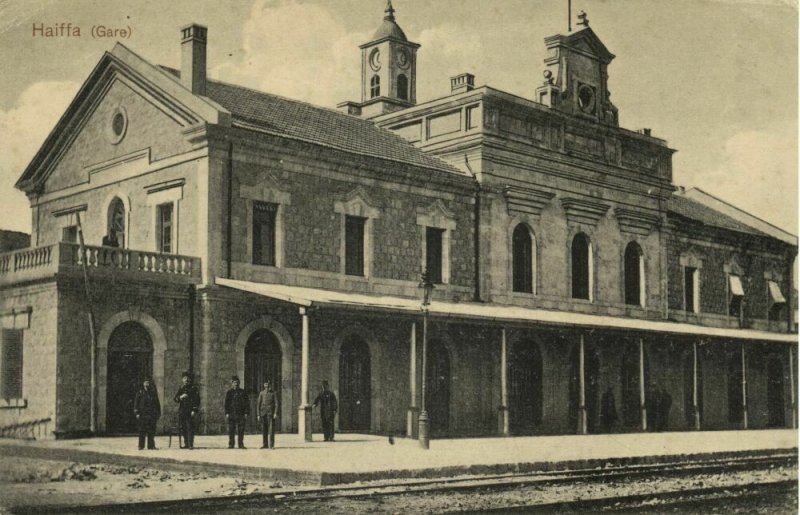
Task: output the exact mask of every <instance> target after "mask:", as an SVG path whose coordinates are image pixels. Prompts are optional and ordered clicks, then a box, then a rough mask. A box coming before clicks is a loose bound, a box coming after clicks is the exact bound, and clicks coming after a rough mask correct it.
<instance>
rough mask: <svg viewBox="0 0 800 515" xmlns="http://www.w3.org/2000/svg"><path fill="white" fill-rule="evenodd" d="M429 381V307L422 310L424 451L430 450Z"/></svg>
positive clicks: (421, 438) (421, 424) (421, 436)
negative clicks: (427, 396) (426, 398)
mask: <svg viewBox="0 0 800 515" xmlns="http://www.w3.org/2000/svg"><path fill="white" fill-rule="evenodd" d="M427 380H428V307H427V306H424V307H423V308H422V398H421V399H420V412H419V445H420V447H422V448H423V449H428V448H430V435H429V433H428V430H429V421H428V411H427V410H426V409H425V405H426V402H425V397H426V395H427V382H428V381H427Z"/></svg>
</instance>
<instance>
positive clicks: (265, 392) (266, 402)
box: [133, 372, 339, 450]
mask: <svg viewBox="0 0 800 515" xmlns="http://www.w3.org/2000/svg"><path fill="white" fill-rule="evenodd" d="M181 382H182V384H181V387H180V388H179V389H178V393H176V394H175V398H174V400H175V402H176V403H177V404H178V428H179V432H180V435H181V436H182V437H183V445H182V446H181V448H183V449H194V423H195V419H196V417H197V414H198V413H199V411H200V391H199V390H198V389H197V386H195V385H194V384H193V378H192V374H191V373H190V372H184V373H183V376H182V377H181ZM313 406H314V407H317V406H319V407H320V418H321V419H322V431H323V434H324V437H325V441H326V442H332V441H333V437H334V418H335V417H336V411H337V410H338V407H339V406H338V403H337V401H336V395H334V393H333V392H332V391H331V389H330V385H329V384H328V381H323V382H322V391H321V392H320V394H319V395H318V396H317V398H316V399H315V400H314V405H313ZM133 411H134V414H135V415H136V422H137V425H138V430H139V449H140V450H141V449H144V448H145V440H146V443H147V448H148V449H155V448H156V444H155V432H156V422H157V421H158V419H159V417H160V416H161V404H160V403H159V400H158V393H157V392H156V389H155V387H154V386H153V385H152V382H151V381H150V379H149V378H148V379H145V380H144V381H143V382H142V388H141V389H140V390H139V391H138V392H137V393H136V397H135V399H134V403H133ZM248 416H250V399H249V397H248V395H247V391H246V390H244V389H242V388H241V387H240V383H239V377H238V376H233V377H231V388H230V390H228V392H227V393H226V394H225V420H226V421H227V423H228V448H229V449H233V448H234V444H238V447H239V449H244V448H245V446H244V431H245V425H246V423H247V417H248ZM256 417H258V421H259V422H260V423H261V436H262V445H261V448H262V449H274V448H275V424H276V423H277V419H278V393H277V392H276V391H275V390H273V389H272V385H271V384H270V382H269V381H264V384H263V387H262V390H261V392H259V394H258V400H257V401H256Z"/></svg>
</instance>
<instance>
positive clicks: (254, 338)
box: [243, 329, 283, 431]
mask: <svg viewBox="0 0 800 515" xmlns="http://www.w3.org/2000/svg"><path fill="white" fill-rule="evenodd" d="M282 359H283V354H282V353H281V345H280V343H278V339H277V338H276V337H275V335H274V334H273V333H272V331H270V330H268V329H259V330H257V331H256V332H254V333H253V334H252V335H250V338H249V339H248V340H247V345H245V347H244V385H243V387H244V389H245V390H246V391H247V395H248V397H249V399H250V418H249V423H248V426H249V428H248V429H249V430H251V431H261V427H260V425H259V422H258V417H256V403H257V402H258V394H259V392H261V389H262V386H263V385H264V383H265V382H266V381H269V383H270V384H271V385H272V389H273V390H275V392H276V394H277V397H278V419H277V423H276V424H275V427H276V428H279V427H281V408H280V406H281V380H282V375H281V362H282Z"/></svg>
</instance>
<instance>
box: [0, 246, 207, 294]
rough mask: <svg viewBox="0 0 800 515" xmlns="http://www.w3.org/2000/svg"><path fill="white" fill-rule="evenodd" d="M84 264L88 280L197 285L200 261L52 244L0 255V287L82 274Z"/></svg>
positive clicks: (130, 251)
mask: <svg viewBox="0 0 800 515" xmlns="http://www.w3.org/2000/svg"><path fill="white" fill-rule="evenodd" d="M84 263H86V268H87V270H88V273H89V276H90V277H92V278H105V277H112V276H113V277H114V278H117V279H129V280H133V281H142V280H143V281H158V282H164V281H168V282H170V283H177V284H198V283H199V282H200V279H201V277H200V272H201V271H200V258H198V257H192V256H180V255H177V254H161V253H158V252H147V251H141V250H128V249H119V248H114V247H97V246H91V245H86V246H85V247H84V251H83V252H81V249H80V245H78V244H77V243H63V242H62V243H56V244H54V245H47V246H44V247H36V248H27V249H21V250H16V251H13V252H8V253H5V254H0V287H5V286H10V285H12V284H21V283H28V282H35V281H41V280H47V279H48V278H50V279H53V278H55V276H56V275H57V274H82V267H83V265H84Z"/></svg>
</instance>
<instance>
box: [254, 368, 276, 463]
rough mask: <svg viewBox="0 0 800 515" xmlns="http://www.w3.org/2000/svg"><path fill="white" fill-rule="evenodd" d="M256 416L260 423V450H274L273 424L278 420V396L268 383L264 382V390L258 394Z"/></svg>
mask: <svg viewBox="0 0 800 515" xmlns="http://www.w3.org/2000/svg"><path fill="white" fill-rule="evenodd" d="M256 415H257V416H258V420H260V421H261V438H262V445H261V448H262V449H274V448H275V422H276V421H277V419H278V396H277V394H276V393H275V390H273V389H272V385H271V384H270V382H269V381H264V389H263V390H261V392H260V393H259V394H258V402H256Z"/></svg>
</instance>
